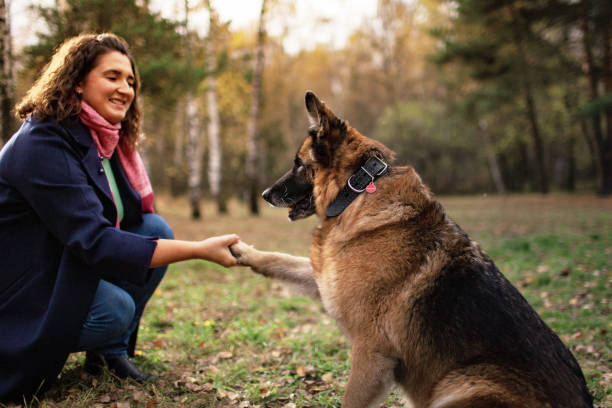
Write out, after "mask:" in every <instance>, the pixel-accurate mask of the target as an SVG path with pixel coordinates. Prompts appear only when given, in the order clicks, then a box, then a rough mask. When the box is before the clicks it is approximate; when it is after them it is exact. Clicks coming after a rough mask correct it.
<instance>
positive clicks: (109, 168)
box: [102, 159, 123, 222]
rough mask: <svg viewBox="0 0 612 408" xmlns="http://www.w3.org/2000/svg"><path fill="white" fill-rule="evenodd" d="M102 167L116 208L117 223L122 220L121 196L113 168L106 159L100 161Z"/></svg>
mask: <svg viewBox="0 0 612 408" xmlns="http://www.w3.org/2000/svg"><path fill="white" fill-rule="evenodd" d="M102 166H103V167H104V172H105V173H106V178H107V179H108V185H109V186H110V189H111V192H112V193H113V198H114V200H115V207H117V217H118V218H119V222H121V221H122V220H123V201H121V194H119V187H117V181H116V180H115V173H113V167H112V166H111V164H110V161H109V160H108V159H103V160H102Z"/></svg>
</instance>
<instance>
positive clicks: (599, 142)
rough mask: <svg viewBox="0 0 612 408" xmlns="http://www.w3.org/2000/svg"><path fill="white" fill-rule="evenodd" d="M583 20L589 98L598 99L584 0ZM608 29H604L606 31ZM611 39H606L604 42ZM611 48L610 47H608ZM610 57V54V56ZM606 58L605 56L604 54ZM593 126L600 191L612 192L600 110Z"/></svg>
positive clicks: (610, 154)
mask: <svg viewBox="0 0 612 408" xmlns="http://www.w3.org/2000/svg"><path fill="white" fill-rule="evenodd" d="M580 6H581V7H580V11H581V16H580V18H581V20H582V21H581V22H582V45H583V47H584V54H585V57H586V69H587V79H588V82H589V100H590V101H596V100H597V98H598V96H599V95H598V90H597V87H598V85H599V76H598V74H597V68H596V67H595V60H594V57H593V49H592V36H591V28H590V26H589V2H588V0H583V1H582V2H581V4H580ZM605 32H606V30H604V33H605ZM606 41H609V39H604V43H606ZM608 47H609V44H608ZM608 49H609V48H608ZM604 51H605V47H604ZM608 57H609V56H608ZM604 59H605V56H604ZM591 127H592V129H593V142H594V147H595V155H596V160H597V164H598V165H597V170H598V175H597V176H598V177H597V179H598V192H599V193H600V194H605V195H607V194H611V193H612V163H610V162H611V161H612V151H611V146H610V140H609V139H608V140H605V139H604V135H603V131H602V128H601V115H600V114H599V112H598V111H595V112H593V113H592V114H591Z"/></svg>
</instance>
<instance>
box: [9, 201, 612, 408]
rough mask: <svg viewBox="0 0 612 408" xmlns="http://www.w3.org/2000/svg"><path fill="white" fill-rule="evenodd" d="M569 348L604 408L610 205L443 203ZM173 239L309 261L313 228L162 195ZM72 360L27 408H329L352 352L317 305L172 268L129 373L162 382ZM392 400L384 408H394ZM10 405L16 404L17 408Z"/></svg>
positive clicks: (611, 364)
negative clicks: (216, 240) (117, 375)
mask: <svg viewBox="0 0 612 408" xmlns="http://www.w3.org/2000/svg"><path fill="white" fill-rule="evenodd" d="M440 201H441V202H442V204H443V205H444V206H445V208H446V209H447V211H448V213H449V214H450V216H451V217H452V218H453V219H454V220H455V221H457V223H458V224H459V225H460V226H461V227H462V228H463V229H464V230H465V231H466V232H467V233H468V234H470V236H471V237H472V238H473V239H475V240H477V241H478V242H479V243H480V244H481V246H482V247H483V248H484V249H485V251H486V252H487V253H488V254H489V255H490V256H491V257H492V258H493V259H494V261H495V262H496V264H497V266H498V267H499V269H500V270H501V271H502V272H503V273H504V274H506V275H507V276H508V278H509V279H510V280H511V281H512V282H513V283H514V284H515V285H516V286H517V287H518V288H519V290H520V291H521V292H522V293H523V295H524V296H525V297H526V298H527V300H528V301H529V302H530V303H531V305H533V306H534V308H535V309H536V310H537V311H538V312H539V313H540V314H541V316H542V317H543V318H544V320H545V321H546V323H547V324H548V325H549V326H551V327H552V328H553V330H555V331H556V332H557V333H558V334H559V336H560V337H561V339H562V340H563V341H564V342H565V344H567V345H568V346H569V347H570V349H571V350H572V352H573V353H574V355H575V356H576V358H577V359H578V361H579V363H580V365H581V367H582V370H583V372H584V374H585V377H586V378H587V382H588V385H589V388H590V389H591V391H592V393H593V394H594V396H595V399H596V405H597V406H599V407H610V406H612V370H611V369H612V352H611V342H610V337H611V336H610V332H612V321H611V320H610V302H611V298H612V296H610V295H611V294H612V283H611V279H610V272H611V271H610V259H611V255H612V211H611V210H612V199H610V198H607V199H603V198H598V197H594V196H573V195H572V196H570V195H550V196H546V197H544V196H535V195H529V196H509V197H487V196H471V197H441V198H440ZM157 206H158V211H159V213H161V214H162V215H163V216H164V217H165V218H167V220H168V221H169V223H170V224H171V225H172V226H173V228H174V231H175V235H176V237H177V239H200V238H205V237H207V236H211V235H216V234H225V233H230V232H235V233H237V234H239V235H240V236H241V238H242V239H243V240H244V241H246V242H248V243H251V244H255V245H256V246H257V247H259V248H261V249H265V250H279V251H285V252H290V253H293V254H298V255H304V256H305V255H307V253H308V247H309V245H310V239H309V235H310V232H311V231H312V229H313V228H314V226H315V224H316V221H317V220H316V218H315V217H311V218H309V219H307V220H303V221H298V222H294V223H290V222H289V221H288V220H287V213H286V210H283V209H272V208H268V207H267V206H265V205H262V208H261V209H262V214H261V215H260V216H259V217H251V216H249V215H248V214H247V212H246V207H245V206H244V205H242V204H240V203H239V202H232V203H230V215H221V216H219V215H217V214H216V212H215V209H214V207H213V206H212V205H211V204H210V203H207V204H205V205H204V206H203V210H204V211H203V218H202V219H201V220H199V221H192V220H190V219H189V209H188V206H187V204H186V202H185V201H182V200H172V199H169V198H167V197H161V198H159V199H158V202H157ZM83 360H84V353H78V354H74V355H72V356H71V357H70V358H69V360H68V362H67V364H66V366H65V368H64V370H63V371H62V374H61V377H60V380H59V383H58V385H56V386H55V387H54V388H52V389H51V391H50V392H49V393H48V394H47V395H46V396H45V398H44V399H42V401H38V402H37V401H26V402H25V403H24V404H23V405H25V406H28V407H33V406H40V407H45V408H51V407H83V408H84V407H112V408H128V407H146V408H153V407H242V408H246V407H262V408H263V407H286V408H291V407H333V406H339V404H340V401H341V399H342V390H343V388H344V386H345V385H346V380H347V375H348V370H349V367H350V358H349V354H348V346H347V343H346V341H345V339H344V338H343V337H342V336H341V334H340V333H339V331H338V329H337V328H336V326H335V324H334V323H333V322H332V321H331V320H330V318H329V317H328V316H327V315H326V314H325V313H324V311H323V310H322V308H321V306H320V305H319V304H318V303H316V302H313V301H311V300H309V299H306V298H300V297H294V296H291V295H290V294H288V293H286V292H285V290H284V289H283V288H282V287H281V286H279V285H278V284H276V283H274V282H271V281H269V280H266V279H264V278H262V277H260V276H257V275H254V274H252V273H251V272H249V270H247V269H245V268H233V269H230V270H227V269H224V268H221V267H218V266H215V265H212V264H210V263H206V262H196V261H190V262H184V263H181V264H176V265H172V266H171V267H170V269H169V271H168V273H167V276H166V278H165V279H164V280H163V282H162V284H161V286H160V288H159V289H158V291H157V292H156V294H155V296H154V297H153V299H152V300H151V301H150V303H149V306H148V309H147V310H146V311H145V316H144V322H143V324H142V326H141V330H140V341H139V344H138V350H137V357H136V364H137V365H138V366H140V367H141V368H143V369H144V370H146V371H148V372H152V373H154V374H156V375H157V376H158V379H157V381H156V382H154V383H150V384H146V385H139V384H136V383H133V382H130V381H119V380H117V379H114V378H112V376H111V375H110V374H109V373H105V374H104V375H103V376H101V377H92V376H90V375H88V374H86V373H85V372H84V371H83V370H82V368H81V366H82V363H83ZM401 401H402V400H401V396H400V395H399V393H397V392H394V393H393V394H391V395H390V396H389V398H388V399H387V400H386V402H385V404H384V405H383V406H385V407H402V406H403V405H402V402H401ZM12 407H15V406H12Z"/></svg>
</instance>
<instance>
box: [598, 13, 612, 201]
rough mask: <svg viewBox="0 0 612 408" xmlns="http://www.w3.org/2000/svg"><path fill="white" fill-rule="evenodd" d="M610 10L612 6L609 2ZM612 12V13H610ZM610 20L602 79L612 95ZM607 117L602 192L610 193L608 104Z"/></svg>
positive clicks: (611, 166) (604, 36)
mask: <svg viewBox="0 0 612 408" xmlns="http://www.w3.org/2000/svg"><path fill="white" fill-rule="evenodd" d="M607 7H608V12H609V11H610V8H611V6H610V5H609V4H608V5H607ZM608 14H610V13H608ZM609 23H610V22H609V21H608V23H607V24H604V26H603V29H602V32H601V37H602V38H601V40H602V43H603V64H602V74H601V76H602V80H603V85H604V93H605V94H606V95H612V50H611V45H610V42H612V40H611V39H610V36H611V35H612V33H611V32H610V24H609ZM605 118H606V138H605V139H604V140H603V146H602V149H601V150H602V152H603V157H602V158H601V162H602V164H603V167H604V168H603V169H602V175H603V177H602V179H603V182H602V184H601V187H600V193H601V194H605V195H609V194H612V107H611V106H610V105H609V104H608V105H607V106H606V111H605Z"/></svg>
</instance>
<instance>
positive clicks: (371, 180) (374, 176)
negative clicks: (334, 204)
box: [346, 157, 388, 193]
mask: <svg viewBox="0 0 612 408" xmlns="http://www.w3.org/2000/svg"><path fill="white" fill-rule="evenodd" d="M372 159H375V160H378V161H379V162H380V163H382V164H383V165H384V167H383V168H382V169H380V170H379V171H378V172H377V173H376V174H374V175H372V173H370V172H369V171H368V170H367V169H366V168H365V167H364V166H361V170H363V171H364V172H365V174H367V175H368V176H369V177H370V183H373V182H374V179H375V178H376V177H378V176H380V175H381V174H383V173H384V172H385V171H387V167H388V165H387V163H385V162H384V161H382V160H380V159H379V158H378V157H371V158H370V159H368V161H370V160H372ZM366 164H367V162H366ZM355 175H356V173H354V174H352V175H351V177H349V179H348V180H347V182H346V183H347V184H348V186H349V188H350V189H351V190H353V191H354V192H356V193H363V192H364V191H365V190H366V188H367V185H366V187H364V188H362V189H358V188H355V187H353V185H352V184H351V179H352V178H353V177H354V176H355ZM368 184H369V183H368Z"/></svg>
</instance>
